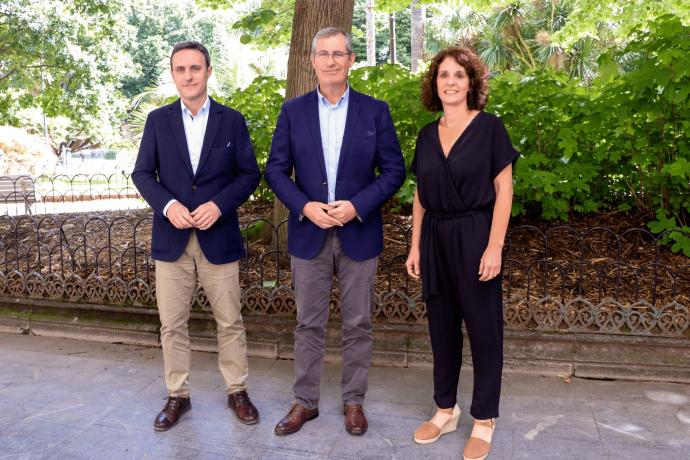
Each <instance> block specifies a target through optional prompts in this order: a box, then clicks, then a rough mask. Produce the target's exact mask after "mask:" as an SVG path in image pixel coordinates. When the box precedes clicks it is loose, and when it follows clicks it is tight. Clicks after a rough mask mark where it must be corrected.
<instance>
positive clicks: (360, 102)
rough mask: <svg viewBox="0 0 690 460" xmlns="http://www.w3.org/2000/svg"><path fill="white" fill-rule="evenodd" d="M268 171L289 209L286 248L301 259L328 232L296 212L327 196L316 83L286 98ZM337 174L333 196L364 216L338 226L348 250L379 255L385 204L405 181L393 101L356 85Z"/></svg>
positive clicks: (365, 255)
mask: <svg viewBox="0 0 690 460" xmlns="http://www.w3.org/2000/svg"><path fill="white" fill-rule="evenodd" d="M293 169H294V172H295V179H294V181H293V180H292V179H291V178H290V176H291V174H292V171H293ZM377 170H378V172H379V174H378V175H377V174H376V172H377ZM265 177H266V181H267V182H268V184H269V185H270V187H271V188H272V189H273V191H274V192H275V194H276V195H277V196H278V198H279V199H280V201H282V202H283V203H284V204H285V206H287V208H288V209H289V210H290V215H289V217H288V251H289V252H290V254H292V255H294V256H297V257H299V258H303V259H312V258H314V257H316V256H317V255H318V253H319V251H320V250H321V247H322V246H323V242H324V239H325V236H326V231H325V230H323V229H321V228H319V227H318V226H317V225H315V224H314V223H312V222H311V221H310V220H309V219H307V218H303V219H302V220H300V219H299V216H300V214H301V213H302V209H303V208H304V205H305V204H307V203H308V202H309V201H320V202H322V203H326V202H327V201H328V186H327V182H326V165H325V162H324V158H323V147H322V142H321V129H320V127H319V108H318V101H317V93H316V90H314V91H311V92H309V93H307V94H305V95H303V96H300V97H297V98H295V99H292V100H290V101H287V102H285V103H284V104H283V107H282V109H281V111H280V116H279V117H278V122H277V124H276V129H275V132H274V133H273V143H272V144H271V153H270V155H269V158H268V162H267V163H266V171H265ZM336 177H337V178H336V187H335V199H336V200H349V201H350V202H352V204H353V205H354V207H355V209H356V210H357V214H358V215H359V217H360V218H361V221H360V220H359V219H357V218H355V219H353V220H351V221H350V222H348V223H347V224H345V225H344V226H343V227H338V228H337V231H338V235H339V237H340V242H341V245H342V248H343V251H344V252H345V254H346V255H347V256H348V257H350V258H351V259H354V260H365V259H369V258H372V257H375V256H377V255H379V254H380V253H381V251H382V250H383V226H382V218H381V205H382V204H383V203H384V202H385V201H386V200H388V199H389V198H390V197H391V196H393V194H394V193H395V192H396V191H397V190H398V188H400V186H401V185H402V183H403V181H404V180H405V161H404V160H403V156H402V152H401V150H400V144H399V143H398V138H397V136H396V134H395V128H394V127H393V120H392V119H391V116H390V111H389V109H388V105H387V104H386V103H385V102H383V101H379V100H377V99H374V98H372V97H370V96H367V95H365V94H362V93H358V92H356V91H354V90H352V88H350V96H349V102H348V108H347V118H346V122H345V134H344V136H343V143H342V147H341V151H340V161H339V162H338V173H337V176H336Z"/></svg>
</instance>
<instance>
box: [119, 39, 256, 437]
mask: <svg viewBox="0 0 690 460" xmlns="http://www.w3.org/2000/svg"><path fill="white" fill-rule="evenodd" d="M170 70H171V74H172V77H173V80H174V82H175V85H176V87H177V90H178V92H179V94H180V99H178V100H176V101H175V102H173V103H172V104H170V105H166V106H164V107H161V108H159V109H156V110H154V111H153V112H151V113H150V114H149V116H148V118H147V120H146V126H145V128H144V135H143V137H142V140H141V145H140V147H139V155H138V157H137V161H136V165H135V166H134V171H133V172H132V179H133V181H134V183H135V185H136V187H137V188H138V189H139V192H140V193H141V195H142V196H143V197H144V199H145V200H146V202H147V203H148V204H149V205H150V206H151V208H152V209H153V231H152V237H151V255H152V257H153V258H154V259H155V261H156V298H157V303H158V312H159V315H160V320H161V331H160V332H161V344H162V347H163V361H164V366H165V383H166V386H167V390H168V399H167V402H166V404H165V407H164V408H163V410H162V411H161V412H160V413H159V414H158V416H157V417H156V420H155V422H154V428H155V429H156V430H158V431H164V430H168V429H170V428H171V427H172V426H173V425H174V424H175V423H176V422H177V421H178V419H179V418H180V416H181V415H182V414H184V413H185V412H186V411H187V410H189V409H190V408H191V401H190V397H189V393H190V390H189V385H188V376H189V367H190V356H191V350H190V344H189V334H188V328H187V322H188V320H189V315H190V299H191V298H192V295H193V293H194V289H195V287H196V274H195V271H196V272H198V277H199V282H200V283H201V286H202V287H203V288H204V292H205V294H206V296H207V298H208V300H209V303H210V304H211V308H212V310H213V314H214V317H215V319H216V323H217V336H218V366H219V368H220V371H221V374H222V375H223V379H224V380H225V389H226V392H227V394H228V405H229V406H230V408H231V409H233V410H234V412H235V414H236V415H237V417H238V419H239V420H240V421H241V422H243V423H246V424H252V423H256V422H258V420H259V414H258V411H257V410H256V408H255V407H254V405H253V404H252V403H251V401H250V400H249V396H248V395H247V384H246V379H247V374H248V368H247V345H246V337H245V330H244V325H243V323H242V316H241V314H240V308H241V306H240V294H241V293H240V285H239V267H238V259H240V258H242V257H243V256H244V254H245V252H244V245H243V242H242V236H241V234H240V228H239V223H238V219H237V211H236V210H237V208H238V207H239V206H240V205H241V204H242V203H244V202H245V201H246V200H247V199H248V198H249V196H250V195H251V194H252V193H253V192H254V190H255V189H256V187H257V185H258V183H259V179H260V176H261V174H260V172H259V168H258V165H257V163H256V158H255V156H254V151H253V149H252V145H251V143H250V140H249V132H248V130H247V126H246V123H245V120H244V117H243V116H242V114H240V113H239V112H237V111H235V110H233V109H231V108H230V107H226V106H224V105H221V104H219V103H217V102H216V101H214V100H212V99H210V98H209V97H208V92H207V84H208V79H209V77H210V76H211V62H210V57H209V53H208V51H207V50H206V48H205V47H204V46H203V45H202V44H201V43H198V42H181V43H178V44H177V45H175V47H174V48H173V51H172V54H171V56H170Z"/></svg>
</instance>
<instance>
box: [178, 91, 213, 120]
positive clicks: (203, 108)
mask: <svg viewBox="0 0 690 460" xmlns="http://www.w3.org/2000/svg"><path fill="white" fill-rule="evenodd" d="M180 105H181V106H182V115H184V116H190V117H192V118H194V117H195V115H192V112H190V111H189V109H188V108H187V106H186V105H184V102H182V98H180ZM210 107H211V98H209V97H208V95H207V96H206V100H205V101H204V105H202V106H201V108H200V109H199V111H198V112H197V114H196V117H198V116H199V115H201V114H203V113H204V112H207V111H208V109H209V108H210Z"/></svg>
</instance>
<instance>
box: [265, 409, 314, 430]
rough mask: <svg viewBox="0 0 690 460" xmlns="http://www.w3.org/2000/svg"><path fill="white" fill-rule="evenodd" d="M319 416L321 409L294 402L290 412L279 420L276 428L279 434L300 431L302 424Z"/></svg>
mask: <svg viewBox="0 0 690 460" xmlns="http://www.w3.org/2000/svg"><path fill="white" fill-rule="evenodd" d="M318 416H319V409H318V407H317V408H316V409H307V408H306V407H304V406H303V405H301V404H298V403H293V405H292V408H290V412H288V414H287V415H286V416H285V417H283V419H282V420H281V421H280V422H278V424H277V425H276V428H275V430H274V432H275V434H277V435H280V436H282V435H286V434H292V433H296V432H298V431H299V430H300V429H301V428H302V425H304V424H305V423H307V422H308V421H309V420H314V419H315V418H316V417H318Z"/></svg>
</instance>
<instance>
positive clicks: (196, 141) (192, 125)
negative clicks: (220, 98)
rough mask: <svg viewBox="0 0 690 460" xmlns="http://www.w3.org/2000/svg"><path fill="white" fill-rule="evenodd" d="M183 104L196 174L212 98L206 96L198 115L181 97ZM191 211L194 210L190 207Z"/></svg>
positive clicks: (172, 201) (191, 158)
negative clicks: (194, 113)
mask: <svg viewBox="0 0 690 460" xmlns="http://www.w3.org/2000/svg"><path fill="white" fill-rule="evenodd" d="M180 105H181V106H182V124H183V125H184V136H185V139H187V150H188V151H189V161H191V163H192V171H193V172H194V174H196V170H197V168H198V167H199V159H200V158H201V147H202V146H203V145H204V136H205V135H206V124H207V123H208V112H209V109H210V108H211V100H210V99H209V97H208V96H206V101H205V102H204V105H202V106H201V108H200V109H199V112H197V114H196V115H192V112H190V111H189V109H188V108H187V106H186V105H184V102H182V99H180ZM175 201H177V200H170V201H169V202H168V204H166V205H165V208H163V215H164V216H167V215H168V208H170V205H172V204H173V203H174V202H175ZM190 211H192V210H191V209H190Z"/></svg>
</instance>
